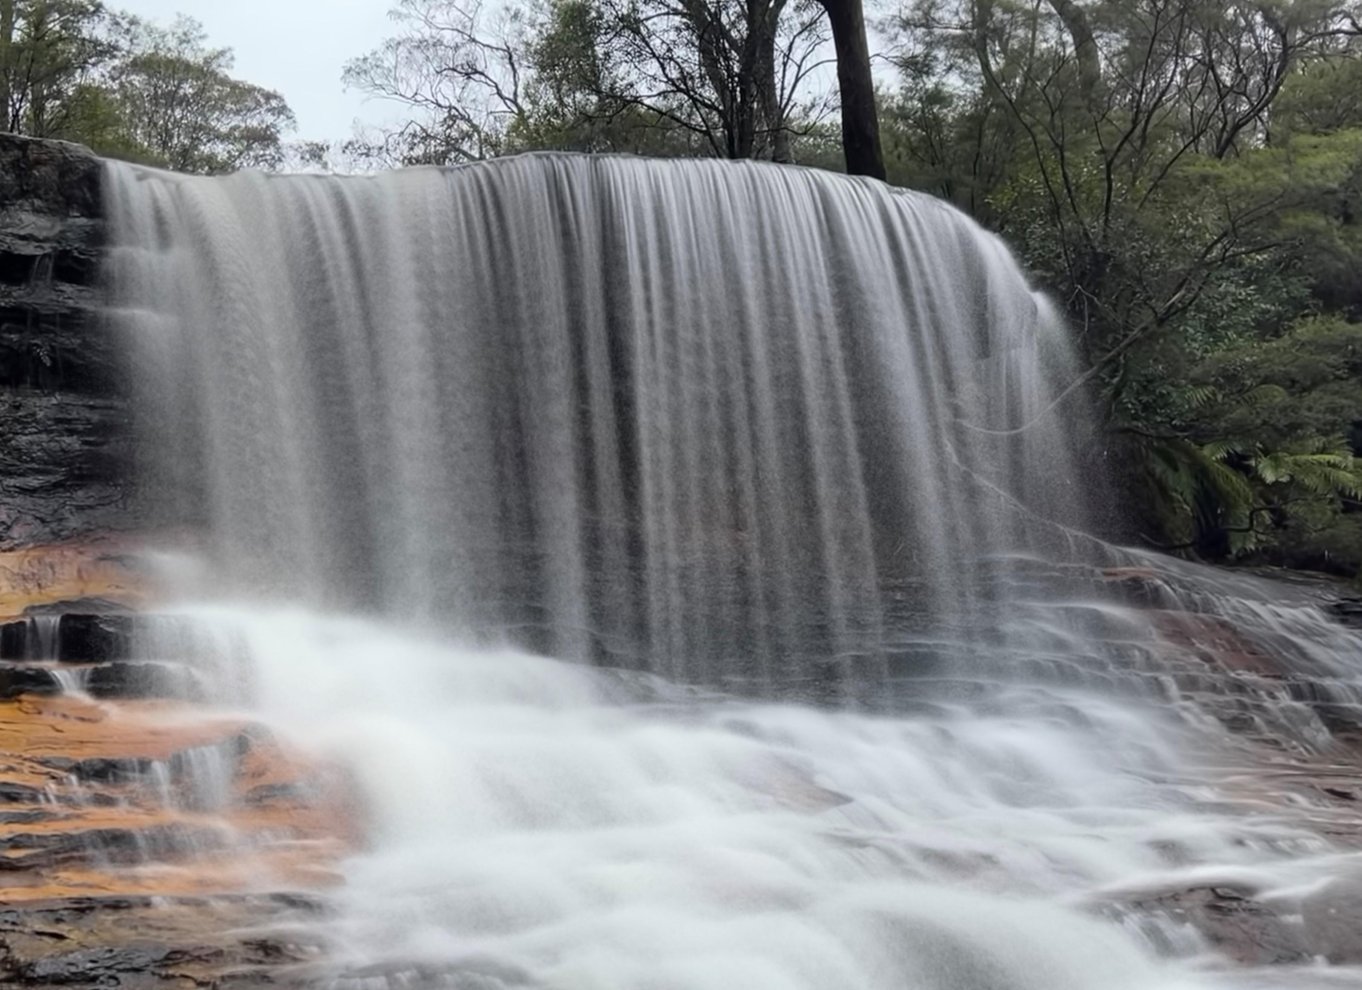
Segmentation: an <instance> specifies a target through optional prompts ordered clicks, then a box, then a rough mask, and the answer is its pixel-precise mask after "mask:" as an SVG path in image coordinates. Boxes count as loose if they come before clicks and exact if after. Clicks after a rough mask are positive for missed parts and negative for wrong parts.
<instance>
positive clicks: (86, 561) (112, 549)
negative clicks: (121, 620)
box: [0, 536, 152, 621]
mask: <svg viewBox="0 0 1362 990" xmlns="http://www.w3.org/2000/svg"><path fill="white" fill-rule="evenodd" d="M144 545H145V544H144V542H142V541H136V540H134V538H133V537H131V536H106V537H99V538H92V539H89V540H82V541H79V542H74V543H62V544H58V545H55V546H38V547H25V548H23V549H21V550H9V551H5V552H0V621H4V620H5V619H12V618H16V617H18V616H20V615H22V614H23V613H24V610H25V609H28V608H31V607H33V606H36V605H48V604H52V603H54V602H62V601H72V600H75V599H81V598H99V599H103V600H105V601H110V602H117V603H119V604H123V605H133V606H136V605H142V604H145V603H146V602H147V601H148V600H149V599H150V598H151V597H152V582H151V580H150V577H149V576H148V574H147V573H146V571H145V569H143V568H140V567H139V566H138V564H137V553H138V552H139V551H140V550H141V549H142V548H143V547H144Z"/></svg>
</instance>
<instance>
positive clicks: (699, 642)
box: [107, 156, 1083, 683]
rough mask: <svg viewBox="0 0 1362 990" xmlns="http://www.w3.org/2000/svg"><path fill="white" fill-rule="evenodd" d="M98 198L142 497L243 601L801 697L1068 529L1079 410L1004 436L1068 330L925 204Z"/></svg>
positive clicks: (742, 182) (865, 196) (126, 173)
mask: <svg viewBox="0 0 1362 990" xmlns="http://www.w3.org/2000/svg"><path fill="white" fill-rule="evenodd" d="M107 199H108V202H109V204H110V212H111V220H112V225H111V226H112V240H113V248H112V250H111V258H112V260H113V266H112V273H113V275H112V279H111V282H112V286H113V291H114V294H115V299H114V312H115V313H116V314H117V315H118V317H119V318H120V319H121V321H122V323H123V325H124V326H125V327H126V329H127V330H128V331H129V332H130V333H131V334H132V335H133V336H134V338H135V340H136V342H137V343H136V348H137V352H138V367H139V368H140V369H141V372H140V375H141V379H142V380H141V382H140V385H141V388H142V391H143V393H144V401H143V403H142V406H143V409H144V411H145V412H146V413H147V417H146V418H147V422H148V424H149V427H150V429H151V430H152V431H153V436H154V438H155V439H154V443H153V444H152V446H153V447H154V449H156V450H157V451H158V452H159V453H160V455H161V456H160V457H159V458H158V463H157V464H156V465H154V469H155V474H154V477H155V478H156V479H157V480H156V482H155V483H154V485H153V486H152V488H153V489H154V490H155V491H157V492H159V493H162V494H164V493H170V494H169V496H168V498H169V499H170V500H171V501H172V503H173V504H170V505H168V506H167V510H168V512H170V514H171V516H170V517H171V518H175V519H178V520H182V521H188V522H190V523H193V524H195V525H197V526H201V527H202V528H203V529H204V531H205V532H206V533H207V534H208V537H209V539H210V543H211V547H212V550H213V551H214V553H215V555H216V560H217V563H218V564H219V565H221V571H220V573H222V574H226V575H229V576H230V579H231V580H232V581H233V582H234V584H235V586H236V587H237V588H238V589H239V590H246V591H251V592H255V593H259V594H261V595H264V596H268V597H270V598H272V599H273V598H279V597H283V598H287V599H293V600H299V601H303V602H308V603H311V604H319V605H325V606H328V607H340V608H345V609H360V610H368V611H374V612H378V613H380V614H387V615H390V616H400V617H406V618H414V619H417V620H421V621H425V622H436V623H440V624H443V625H446V626H448V627H451V628H455V629H458V630H462V631H464V632H471V633H474V634H481V635H484V636H495V637H499V638H500V637H509V638H510V639H511V640H512V641H513V642H518V643H520V644H521V645H526V646H530V647H533V648H536V649H540V650H544V651H548V652H550V653H552V654H553V655H556V656H568V657H578V658H588V659H594V660H597V661H602V662H608V663H616V664H618V663H626V664H630V663H632V664H640V665H644V666H647V667H648V668H650V669H652V670H655V671H657V672H660V673H664V674H667V675H670V676H673V677H678V678H682V679H689V680H710V681H714V680H719V681H725V682H742V681H755V682H757V683H763V682H769V681H770V680H772V679H773V678H774V676H775V674H776V673H777V672H779V675H780V678H781V679H782V680H787V681H798V680H799V679H800V678H807V677H811V676H815V675H817V674H818V673H819V672H820V671H822V672H823V673H825V674H826V673H827V670H826V668H827V667H828V666H829V665H831V666H833V667H848V666H850V667H851V668H852V669H853V672H854V671H855V670H856V669H857V668H859V667H862V666H865V667H869V668H870V672H873V670H874V667H875V664H876V660H875V658H876V657H882V655H883V648H884V644H885V643H887V642H889V641H891V640H892V638H893V636H894V635H897V634H898V633H899V632H901V630H898V629H897V626H896V629H895V630H887V629H886V618H885V608H884V605H885V602H886V600H887V599H888V597H889V596H890V595H891V593H893V592H897V598H896V600H898V601H906V602H908V603H910V604H909V606H908V607H907V609H906V611H907V612H910V613H912V615H911V616H910V617H909V619H910V622H911V623H916V624H917V625H918V626H919V627H921V626H923V625H924V624H930V623H933V622H955V623H957V624H959V622H961V621H963V622H964V623H965V624H966V625H968V624H969V622H970V621H971V612H970V608H971V607H972V605H976V604H977V603H978V602H979V601H981V600H986V599H987V598H988V597H989V595H990V586H991V584H992V581H991V574H990V571H989V563H988V562H989V561H990V560H993V559H996V555H998V554H1000V553H1002V552H1005V551H1009V550H1017V549H1027V548H1028V547H1032V546H1033V545H1034V543H1035V541H1036V540H1037V539H1039V538H1041V534H1042V533H1046V532H1053V530H1052V529H1046V528H1043V527H1042V528H1037V527H1033V526H1031V525H1029V524H1028V522H1027V520H1028V519H1032V518H1034V517H1033V516H1031V515H1028V511H1029V512H1032V513H1038V514H1041V515H1045V516H1049V517H1051V518H1053V519H1059V520H1062V521H1063V522H1065V523H1066V524H1070V525H1073V524H1081V519H1082V516H1083V513H1082V507H1081V505H1080V504H1079V500H1078V498H1077V497H1076V496H1075V494H1074V488H1075V482H1074V479H1075V475H1074V469H1073V466H1072V464H1071V463H1070V459H1069V449H1070V443H1069V439H1068V437H1067V436H1066V435H1065V423H1066V419H1065V417H1059V416H1047V417H1043V418H1041V420H1040V421H1039V422H1038V423H1036V424H1035V425H1033V426H1031V427H1030V428H1028V429H1026V430H1024V431H1022V432H1021V433H1016V434H1012V435H1006V436H999V435H996V431H1003V432H1006V431H1008V430H1010V429H1011V428H1014V427H1016V426H1017V425H1019V424H1024V423H1029V422H1030V421H1031V420H1032V419H1034V418H1035V417H1036V415H1037V414H1038V413H1039V412H1040V411H1041V410H1042V409H1043V408H1044V406H1045V403H1046V402H1048V401H1049V400H1050V398H1051V397H1052V396H1053V395H1054V393H1055V391H1056V389H1057V386H1058V385H1060V384H1062V383H1063V381H1064V380H1065V378H1066V376H1067V368H1066V360H1065V354H1064V346H1063V344H1062V338H1063V331H1062V330H1061V329H1060V328H1058V327H1057V326H1056V321H1055V320H1054V319H1053V316H1052V314H1051V312H1050V310H1049V309H1048V307H1047V305H1046V303H1045V302H1044V300H1042V299H1041V298H1040V297H1038V296H1037V295H1036V294H1034V293H1033V292H1032V291H1031V290H1030V289H1029V288H1028V287H1027V285H1026V284H1025V282H1024V281H1023V278H1022V275H1021V274H1020V272H1019V271H1018V269H1017V267H1016V265H1015V264H1014V263H1013V261H1012V259H1011V258H1010V257H1009V255H1008V253H1007V251H1006V250H1005V248H1004V247H1003V246H1002V244H1001V243H1000V242H999V241H998V240H997V239H995V238H994V237H992V236H991V235H988V234H986V233H985V232H983V231H981V230H980V229H979V228H978V227H976V226H975V225H974V224H973V223H972V222H971V221H969V220H968V219H966V218H965V217H963V216H962V215H961V214H959V213H957V212H955V211H953V210H951V209H949V208H947V207H946V206H944V205H942V204H941V203H939V202H937V201H935V200H933V199H931V198H928V197H925V196H920V195H914V194H908V193H903V192H895V191H891V190H889V189H888V188H887V187H884V186H881V185H878V184H875V183H870V182H863V181H857V180H850V179H847V178H845V177H842V176H836V175H830V174H825V173H821V172H816V171H809V170H800V169H793V168H779V167H773V166H767V165H760V164H753V163H747V164H735V163H724V162H711V161H691V162H650V161H643V160H630V159H617V158H587V157H571V156H529V157H522V158H516V159H508V160H502V161H497V162H493V163H488V164H484V165H476V166H470V167H464V168H459V169H453V170H436V169H420V170H411V171H405V172H400V173H393V174H387V175H382V176H378V177H364V178H337V177H318V176H295V177H266V176H262V175H256V174H243V175H236V176H230V177H227V178H215V179H201V178H186V177H178V176H172V175H168V174H162V173H157V172H152V171H147V170H142V169H137V168H134V167H131V166H127V165H121V164H111V165H110V166H109V170H108V182H107ZM990 431H995V432H990ZM1013 500H1016V501H1017V502H1019V503H1021V504H1022V505H1024V506H1026V507H1027V510H1023V509H1021V508H1020V507H1019V505H1018V504H1016V503H1014V501H1013ZM1032 530H1035V531H1034V532H1033V531H1032ZM898 611H899V612H902V611H904V609H899V610H898ZM901 620H903V616H901V615H898V614H897V613H896V615H895V617H894V618H893V620H892V622H891V623H890V624H891V625H895V624H897V623H900V622H901Z"/></svg>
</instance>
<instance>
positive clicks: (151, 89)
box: [96, 17, 294, 174]
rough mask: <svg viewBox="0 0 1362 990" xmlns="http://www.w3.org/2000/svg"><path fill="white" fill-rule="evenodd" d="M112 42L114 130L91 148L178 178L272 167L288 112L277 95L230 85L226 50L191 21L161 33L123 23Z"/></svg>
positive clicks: (287, 126)
mask: <svg viewBox="0 0 1362 990" xmlns="http://www.w3.org/2000/svg"><path fill="white" fill-rule="evenodd" d="M117 36H118V38H119V41H120V49H121V52H122V55H121V57H120V58H119V59H118V61H117V62H116V63H115V64H114V65H113V66H112V67H111V68H110V70H109V72H108V76H107V89H108V93H109V95H110V97H111V102H112V106H113V108H114V109H115V113H116V116H117V119H118V120H119V122H120V123H121V127H119V128H117V129H116V130H115V131H114V133H112V134H111V135H110V136H109V137H110V138H111V139H112V141H111V145H112V146H110V147H107V148H106V147H98V146H97V147H96V150H100V151H106V152H107V153H116V152H118V151H120V150H122V149H125V148H126V149H129V150H131V151H132V152H133V154H134V155H135V156H136V157H138V158H140V159H143V160H148V161H152V162H155V163H156V164H159V165H162V166H164V167H166V168H170V169H173V170H175V171H179V172H198V173H205V174H212V173H219V172H231V171H235V170H237V169H241V168H273V167H277V166H278V165H279V163H280V162H281V161H282V158H283V148H282V138H283V135H284V133H285V132H287V131H289V130H291V129H292V128H293V126H294V118H293V112H292V111H291V110H290V109H289V108H288V105H287V104H286V103H285V102H284V99H283V97H282V96H280V95H279V94H278V93H275V92H271V91H270V90H266V89H263V88H261V87H259V86H253V85H251V84H250V83H245V82H242V81H240V80H238V79H234V78H233V77H232V76H231V69H232V65H233V57H232V53H231V51H230V49H226V48H211V47H209V46H208V44H207V37H206V35H205V34H204V32H203V28H202V27H201V26H200V25H199V23H198V22H197V21H194V20H191V19H189V18H185V17H181V18H179V19H178V20H176V21H175V22H174V23H173V24H172V25H171V26H170V27H168V28H161V27H157V26H155V25H153V24H149V23H147V22H145V21H141V20H138V19H136V18H124V19H122V22H121V23H120V24H119V26H118V31H117Z"/></svg>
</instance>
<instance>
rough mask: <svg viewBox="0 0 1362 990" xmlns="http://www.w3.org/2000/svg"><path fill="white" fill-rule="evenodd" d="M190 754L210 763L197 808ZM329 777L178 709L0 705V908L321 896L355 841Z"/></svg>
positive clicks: (217, 718) (271, 746)
mask: <svg viewBox="0 0 1362 990" xmlns="http://www.w3.org/2000/svg"><path fill="white" fill-rule="evenodd" d="M192 751H200V752H212V753H217V754H221V760H222V761H223V765H224V766H226V767H228V769H229V772H230V779H229V780H228V781H227V782H226V784H227V793H226V794H225V795H221V796H220V797H221V798H225V801H223V803H222V804H221V806H219V807H211V808H201V807H198V801H197V799H196V792H195V786H196V784H197V785H199V786H201V784H202V781H198V782H196V781H195V780H193V779H192V778H193V776H194V772H193V771H194V769H195V768H194V765H193V764H192V763H191V762H187V760H188V757H189V755H190V754H191V753H192ZM359 820H360V815H359V814H358V813H357V809H356V802H355V801H354V800H353V798H352V796H351V792H350V788H349V786H348V781H347V779H346V777H345V775H344V774H343V773H342V772H341V771H340V770H339V769H338V768H336V767H333V766H328V765H326V764H324V763H321V762H318V761H316V760H313V759H310V758H308V757H307V756H305V755H304V754H301V753H298V752H295V751H293V750H291V749H290V748H289V747H288V746H286V745H284V744H283V743H281V742H280V741H279V740H278V739H277V738H275V736H274V735H273V734H272V733H270V732H268V731H266V730H264V729H263V728H262V727H260V726H258V725H254V724H252V723H250V722H249V721H248V720H246V719H243V718H240V717H235V716H226V715H220V714H213V713H210V712H207V711H205V710H203V709H202V708H199V707H196V706H194V705H191V704H187V703H183V702H167V701H136V702H121V703H108V702H94V701H90V700H88V699H84V698H80V697H67V696H59V697H52V698H35V697H31V696H30V697H24V698H21V699H20V700H18V701H13V702H5V703H0V903H13V902H20V901H35V900H53V899H57V898H62V897H78V896H90V895H91V894H94V893H98V894H100V895H119V896H131V895H147V894H156V895H167V896H175V895H184V894H189V893H193V894H228V893H243V892H259V891H269V890H279V889H286V890H296V889H312V888H321V887H325V886H328V885H331V884H333V883H335V882H336V876H337V875H336V872H335V865H336V863H337V861H338V860H339V859H340V858H341V857H342V856H344V855H346V854H347V853H348V852H350V851H351V850H353V849H354V848H355V847H356V845H357V843H358V842H359V841H360V838H361V836H360V835H359V832H358V826H357V824H356V823H357V822H358V821H359Z"/></svg>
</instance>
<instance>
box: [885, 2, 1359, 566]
mask: <svg viewBox="0 0 1362 990" xmlns="http://www.w3.org/2000/svg"><path fill="white" fill-rule="evenodd" d="M894 28H895V31H896V36H897V41H898V44H899V49H898V54H897V62H898V65H899V67H900V71H901V76H902V80H903V85H902V88H901V90H900V92H899V93H898V94H896V95H895V96H894V97H893V99H892V100H891V101H890V103H889V105H888V106H887V107H886V110H885V133H886V146H887V148H888V149H889V151H890V156H891V160H892V162H893V167H894V177H895V178H896V179H898V180H899V181H903V182H905V183H908V184H912V185H917V186H919V187H922V188H927V189H930V190H932V191H934V192H937V193H939V194H941V195H944V196H947V197H949V198H951V199H952V200H953V201H954V202H956V203H957V204H959V205H960V206H962V207H963V208H965V209H967V210H969V211H971V212H972V213H973V214H974V215H975V216H976V217H978V218H979V219H980V220H981V221H982V222H984V223H986V224H988V225H990V226H992V227H995V228H996V229H998V230H1000V231H1001V232H1002V233H1003V234H1004V235H1005V236H1006V237H1007V238H1008V240H1009V241H1010V242H1011V243H1012V244H1013V246H1014V248H1015V249H1016V251H1017V253H1018V255H1019V256H1020V258H1021V259H1022V261H1023V262H1024V264H1026V265H1027V267H1029V268H1030V269H1031V270H1032V272H1034V273H1035V275H1036V276H1037V277H1038V278H1040V279H1041V280H1042V281H1043V282H1044V283H1046V284H1047V285H1048V286H1049V287H1050V289H1051V290H1052V291H1053V292H1054V294H1055V295H1056V296H1057V298H1058V299H1059V300H1060V301H1061V302H1062V304H1063V305H1064V307H1065V309H1066V310H1067V313H1068V315H1069V316H1070V318H1071V320H1072V322H1073V324H1074V325H1075V326H1076V327H1077V328H1078V331H1079V335H1080V336H1079V340H1080V346H1081V352H1082V357H1083V358H1084V360H1085V361H1086V363H1087V365H1088V368H1089V374H1090V375H1091V376H1092V377H1093V378H1095V380H1096V381H1098V382H1099V383H1100V385H1101V398H1102V400H1103V401H1102V406H1101V408H1102V411H1103V414H1104V421H1103V423H1102V426H1103V427H1104V428H1105V431H1104V432H1105V433H1106V435H1107V437H1108V438H1110V440H1109V441H1108V442H1109V444H1110V445H1111V446H1112V447H1113V449H1119V450H1120V451H1122V452H1123V456H1122V457H1121V458H1120V460H1121V462H1122V468H1123V470H1124V471H1125V473H1126V474H1127V475H1128V478H1129V480H1130V481H1132V482H1135V483H1136V484H1134V485H1132V486H1128V487H1131V488H1133V489H1135V490H1136V491H1138V492H1139V494H1138V495H1136V496H1135V498H1134V501H1135V502H1136V503H1137V504H1136V505H1135V506H1134V508H1135V509H1136V510H1137V512H1138V514H1139V515H1140V516H1142V517H1143V523H1142V526H1141V535H1143V536H1144V537H1146V538H1147V539H1149V540H1151V541H1152V542H1155V543H1157V544H1159V545H1162V546H1169V547H1174V548H1178V549H1180V550H1182V551H1184V552H1187V553H1190V554H1195V555H1199V556H1203V557H1210V558H1229V557H1238V558H1251V559H1260V560H1276V561H1279V562H1287V563H1292V564H1296V565H1302V566H1317V567H1328V568H1329V569H1332V570H1341V571H1347V572H1349V573H1354V572H1356V571H1357V569H1358V567H1359V566H1362V552H1359V550H1362V532H1359V531H1358V530H1357V524H1356V522H1355V520H1357V519H1359V518H1362V512H1358V511H1356V510H1357V509H1358V500H1357V489H1358V487H1359V485H1358V477H1359V474H1358V469H1357V465H1356V464H1355V463H1354V461H1353V457H1354V455H1355V454H1356V453H1358V452H1359V451H1362V404H1359V403H1360V402H1362V395H1359V394H1358V393H1359V392H1362V384H1360V383H1362V367H1359V366H1358V365H1357V364H1356V362H1355V361H1354V360H1353V359H1352V357H1351V353H1352V348H1354V347H1355V346H1356V344H1357V341H1358V336H1359V334H1358V325H1357V323H1355V322H1353V321H1356V320H1359V319H1362V277H1359V274H1360V273H1362V230H1360V229H1359V213H1360V211H1359V209H1358V204H1359V202H1362V126H1360V125H1362V104H1359V102H1358V99H1357V93H1358V92H1359V91H1362V21H1360V20H1359V5H1358V4H1357V3H1356V2H1355V0H1344V2H1325V0H1284V2H1280V3H1271V4H1256V3H1255V4H1250V3H1244V4H1241V3H1237V2H1230V3H1220V2H1214V3H1212V2H1211V0H1042V2H1038V3H1023V2H1020V0H906V3H905V5H904V6H903V7H902V8H901V9H900V10H899V12H898V13H897V15H896V16H895V18H894ZM1099 432H1101V431H1099ZM1330 541H1332V542H1330ZM1347 548H1352V549H1347Z"/></svg>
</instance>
